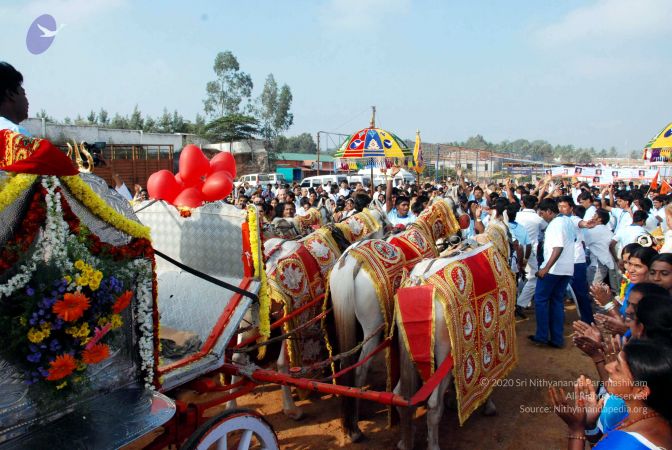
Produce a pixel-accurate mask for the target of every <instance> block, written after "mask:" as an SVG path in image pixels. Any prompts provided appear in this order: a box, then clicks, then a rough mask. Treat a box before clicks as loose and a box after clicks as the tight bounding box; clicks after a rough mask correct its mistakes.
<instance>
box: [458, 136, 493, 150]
mask: <svg viewBox="0 0 672 450" xmlns="http://www.w3.org/2000/svg"><path fill="white" fill-rule="evenodd" d="M464 146H465V147H467V148H480V149H483V150H485V149H486V148H488V147H489V146H490V143H489V142H488V141H486V140H485V139H484V138H483V136H481V135H480V134H477V135H476V136H472V137H470V138H469V139H467V142H465V143H464Z"/></svg>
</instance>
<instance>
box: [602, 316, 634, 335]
mask: <svg viewBox="0 0 672 450" xmlns="http://www.w3.org/2000/svg"><path fill="white" fill-rule="evenodd" d="M595 321H596V322H597V323H599V324H600V325H602V326H603V327H604V328H605V329H606V330H607V331H609V332H610V333H611V334H625V332H626V331H628V326H627V325H626V324H625V322H624V321H623V319H622V318H620V317H618V318H617V317H612V316H607V315H605V314H600V313H597V314H595Z"/></svg>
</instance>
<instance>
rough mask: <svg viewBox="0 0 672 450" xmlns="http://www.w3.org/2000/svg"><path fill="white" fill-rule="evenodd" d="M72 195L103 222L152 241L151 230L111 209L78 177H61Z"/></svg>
mask: <svg viewBox="0 0 672 450" xmlns="http://www.w3.org/2000/svg"><path fill="white" fill-rule="evenodd" d="M61 179H62V180H63V182H64V183H65V184H66V186H68V189H70V192H72V195H74V197H75V198H76V199H77V200H79V201H80V202H82V204H83V205H84V206H86V207H87V208H88V209H89V210H91V211H92V212H93V213H94V214H95V215H96V216H98V217H99V218H100V219H102V220H103V221H105V222H107V223H109V224H110V225H112V226H114V227H115V228H117V229H118V230H121V231H123V232H124V233H126V234H128V235H131V236H133V237H137V238H145V239H150V233H149V228H148V227H146V226H144V225H140V224H139V223H137V222H135V221H133V220H130V219H127V218H126V217H124V216H122V215H121V214H119V213H118V212H116V211H115V210H114V209H112V208H110V207H109V206H108V205H107V203H105V202H104V201H103V200H102V199H101V198H100V197H99V196H98V195H96V193H95V192H93V190H92V189H91V188H90V187H89V185H88V184H86V183H85V182H84V181H83V180H82V179H81V178H80V177H79V176H78V175H73V176H66V177H61Z"/></svg>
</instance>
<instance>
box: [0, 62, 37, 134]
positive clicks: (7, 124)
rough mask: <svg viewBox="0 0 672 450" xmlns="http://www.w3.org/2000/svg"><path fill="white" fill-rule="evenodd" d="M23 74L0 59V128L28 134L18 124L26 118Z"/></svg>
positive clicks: (26, 101)
mask: <svg viewBox="0 0 672 450" xmlns="http://www.w3.org/2000/svg"><path fill="white" fill-rule="evenodd" d="M22 85H23V75H21V72H19V71H18V70H16V69H15V68H14V67H12V66H11V65H10V64H9V63H6V62H4V61H0V130H12V131H15V132H17V133H21V134H25V135H26V136H30V133H28V131H27V130H26V129H25V128H24V127H22V126H20V125H19V123H21V122H23V121H24V120H26V119H27V118H28V98H27V97H26V91H25V90H24V89H23V86H22Z"/></svg>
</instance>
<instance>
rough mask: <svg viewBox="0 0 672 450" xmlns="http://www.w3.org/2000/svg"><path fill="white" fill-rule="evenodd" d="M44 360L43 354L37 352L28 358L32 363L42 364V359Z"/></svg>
mask: <svg viewBox="0 0 672 450" xmlns="http://www.w3.org/2000/svg"><path fill="white" fill-rule="evenodd" d="M41 358H42V353H40V352H36V353H31V354H30V355H28V356H26V359H27V360H28V361H30V362H32V363H36V362H40V359H41Z"/></svg>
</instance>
